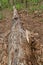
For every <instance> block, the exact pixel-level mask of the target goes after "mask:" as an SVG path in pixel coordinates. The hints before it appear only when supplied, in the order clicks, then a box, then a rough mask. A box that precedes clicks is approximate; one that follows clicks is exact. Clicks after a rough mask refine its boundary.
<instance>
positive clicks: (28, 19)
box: [0, 9, 43, 65]
mask: <svg viewBox="0 0 43 65" xmlns="http://www.w3.org/2000/svg"><path fill="white" fill-rule="evenodd" d="M2 13H3V15H4V16H5V17H4V19H3V20H0V56H1V58H0V65H7V60H8V58H7V57H8V51H7V52H6V50H5V49H6V48H7V49H8V45H7V43H8V36H6V37H5V34H6V32H7V33H9V31H10V29H11V27H12V23H13V22H12V12H11V11H9V10H8V9H7V10H4V11H2ZM18 13H19V17H20V19H21V23H22V27H23V29H24V30H25V29H28V30H30V31H33V32H36V33H39V39H40V42H41V44H43V12H41V13H39V14H38V12H37V13H35V12H33V13H32V14H30V13H28V12H27V11H24V10H22V11H19V12H18ZM3 33H4V34H3ZM3 38H4V40H5V41H4V42H2V41H3ZM3 50H4V51H3ZM3 54H4V55H5V56H4V57H3ZM2 57H3V58H2ZM2 60H3V62H1V61H2ZM5 61H6V63H5Z"/></svg>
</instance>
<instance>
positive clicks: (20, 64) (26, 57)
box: [8, 7, 42, 65]
mask: <svg viewBox="0 0 43 65" xmlns="http://www.w3.org/2000/svg"><path fill="white" fill-rule="evenodd" d="M13 14H14V15H13V25H12V28H11V33H10V35H9V38H8V42H9V62H8V65H42V63H41V62H40V59H41V58H40V56H41V44H40V43H39V40H38V41H37V39H36V38H35V36H37V35H38V34H36V33H33V32H30V31H28V30H23V28H22V26H21V20H20V18H19V15H18V13H17V10H16V8H15V7H14V13H13Z"/></svg>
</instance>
